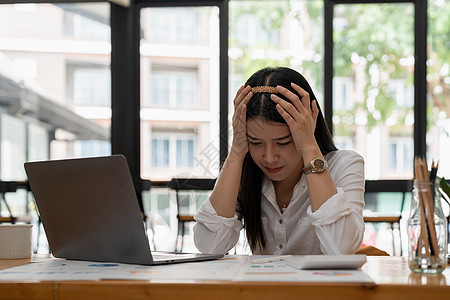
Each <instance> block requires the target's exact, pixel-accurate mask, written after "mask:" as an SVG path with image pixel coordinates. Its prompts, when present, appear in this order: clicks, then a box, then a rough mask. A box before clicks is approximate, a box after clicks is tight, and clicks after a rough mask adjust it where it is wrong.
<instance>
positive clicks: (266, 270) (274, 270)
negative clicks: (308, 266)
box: [234, 256, 374, 283]
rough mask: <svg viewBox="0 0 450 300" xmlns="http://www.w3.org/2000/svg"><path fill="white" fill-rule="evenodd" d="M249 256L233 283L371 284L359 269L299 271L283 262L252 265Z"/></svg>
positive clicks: (370, 279)
mask: <svg viewBox="0 0 450 300" xmlns="http://www.w3.org/2000/svg"><path fill="white" fill-rule="evenodd" d="M264 257H268V256H251V257H250V258H249V259H248V261H247V263H246V264H245V265H244V266H243V267H242V268H241V269H240V271H239V273H238V274H237V275H236V277H235V278H234V281H275V282H364V283H373V282H374V281H373V280H372V278H371V277H370V276H369V275H367V273H365V272H364V271H362V270H361V269H355V270H299V269H296V268H293V267H290V266H288V265H287V264H286V262H285V261H279V262H271V263H263V264H252V260H254V259H255V258H264Z"/></svg>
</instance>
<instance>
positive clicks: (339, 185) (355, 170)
mask: <svg viewBox="0 0 450 300" xmlns="http://www.w3.org/2000/svg"><path fill="white" fill-rule="evenodd" d="M342 152H343V153H342V154H340V155H337V157H334V158H333V160H334V163H333V167H332V168H330V174H331V176H332V178H333V181H334V184H335V186H336V189H337V194H335V195H333V196H332V197H331V198H330V199H328V200H327V201H326V202H325V203H324V204H322V206H321V207H320V208H319V209H318V210H316V211H315V212H312V210H311V207H308V209H307V214H308V215H309V217H310V218H311V221H312V225H313V226H314V227H315V230H316V233H317V236H318V238H319V240H320V247H321V250H322V252H323V253H324V254H353V253H355V252H356V251H357V250H358V249H359V247H360V246H361V243H362V239H363V236H364V220H363V209H364V184H365V179H364V159H363V158H362V157H361V156H360V155H359V154H357V153H356V152H353V151H342Z"/></svg>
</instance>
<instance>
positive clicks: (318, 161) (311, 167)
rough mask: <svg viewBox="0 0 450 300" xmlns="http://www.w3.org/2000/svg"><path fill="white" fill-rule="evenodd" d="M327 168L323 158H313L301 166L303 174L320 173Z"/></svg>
mask: <svg viewBox="0 0 450 300" xmlns="http://www.w3.org/2000/svg"><path fill="white" fill-rule="evenodd" d="M327 169H328V164H327V161H326V160H325V159H323V158H314V159H313V160H311V162H310V163H309V164H308V165H307V166H306V167H304V168H303V173H305V175H307V174H310V173H320V172H323V171H325V170H327Z"/></svg>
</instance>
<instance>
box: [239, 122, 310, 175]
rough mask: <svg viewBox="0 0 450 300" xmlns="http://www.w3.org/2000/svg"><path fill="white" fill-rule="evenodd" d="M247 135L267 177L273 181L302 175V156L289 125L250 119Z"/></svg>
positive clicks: (253, 152) (254, 154) (250, 150)
mask: <svg viewBox="0 0 450 300" xmlns="http://www.w3.org/2000/svg"><path fill="white" fill-rule="evenodd" d="M247 138H248V142H249V152H250V155H251V156H252V158H253V160H254V162H255V163H256V164H257V165H258V167H259V168H260V169H261V170H262V171H263V172H264V174H266V176H267V177H269V178H270V179H271V180H273V181H283V180H285V179H295V180H298V179H299V178H300V175H301V172H302V168H303V161H302V155H301V153H300V151H298V150H297V148H296V147H295V144H294V141H293V139H292V136H291V132H290V130H289V127H288V125H287V124H283V123H278V122H273V121H267V120H264V119H262V118H252V119H249V120H247ZM294 176H295V177H296V178H293V177H294Z"/></svg>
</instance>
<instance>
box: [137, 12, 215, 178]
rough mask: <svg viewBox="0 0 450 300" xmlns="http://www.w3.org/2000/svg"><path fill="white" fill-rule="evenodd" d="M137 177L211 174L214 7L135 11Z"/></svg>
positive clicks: (213, 117) (213, 105)
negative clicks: (138, 29)
mask: <svg viewBox="0 0 450 300" xmlns="http://www.w3.org/2000/svg"><path fill="white" fill-rule="evenodd" d="M140 15H141V16H140V19H141V26H142V28H141V31H142V35H141V39H140V63H141V111H140V120H141V145H142V146H141V177H142V178H148V179H150V180H162V181H169V180H170V179H171V178H172V177H175V176H177V175H179V174H185V175H187V174H188V175H189V176H196V177H217V175H218V172H219V159H218V156H205V153H206V151H207V150H206V149H210V148H213V149H219V141H220V133H219V11H218V8H217V7H170V8H160V7H145V8H142V9H141V11H140Z"/></svg>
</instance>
